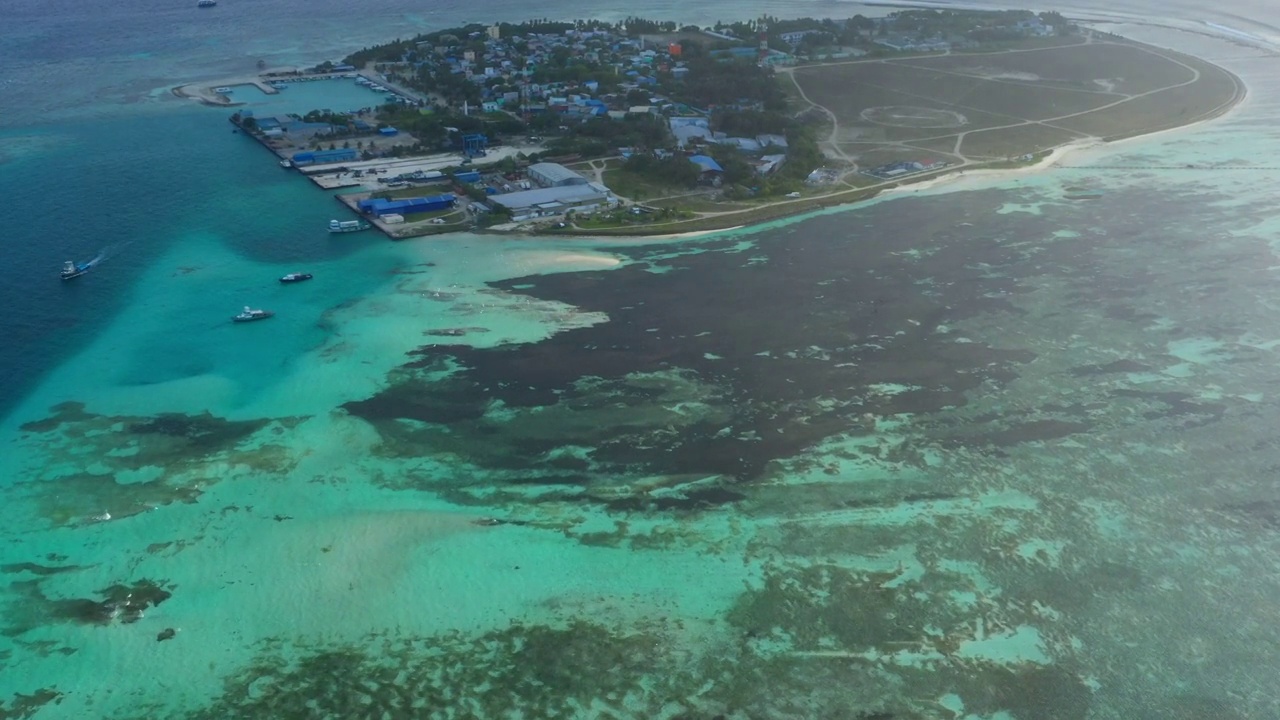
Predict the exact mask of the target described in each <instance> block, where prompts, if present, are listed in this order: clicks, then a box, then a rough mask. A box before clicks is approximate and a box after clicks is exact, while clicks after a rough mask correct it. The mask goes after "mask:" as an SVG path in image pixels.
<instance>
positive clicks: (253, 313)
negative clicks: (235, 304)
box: [231, 305, 275, 323]
mask: <svg viewBox="0 0 1280 720" xmlns="http://www.w3.org/2000/svg"><path fill="white" fill-rule="evenodd" d="M274 315H275V313H273V312H271V311H270V310H253V309H250V308H249V306H248V305H245V306H244V312H241V313H240V314H239V315H235V316H233V317H232V318H231V321H232V322H238V323H239V322H253V321H254V320H266V319H267V318H269V317H272V316H274Z"/></svg>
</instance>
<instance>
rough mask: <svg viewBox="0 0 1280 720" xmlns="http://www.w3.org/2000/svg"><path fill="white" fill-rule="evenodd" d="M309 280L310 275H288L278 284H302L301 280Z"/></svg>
mask: <svg viewBox="0 0 1280 720" xmlns="http://www.w3.org/2000/svg"><path fill="white" fill-rule="evenodd" d="M310 279H311V273H289V274H288V275H285V276H284V277H282V278H280V282H282V283H296V282H302V281H303V280H310Z"/></svg>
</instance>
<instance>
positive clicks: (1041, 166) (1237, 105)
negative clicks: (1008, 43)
mask: <svg viewBox="0 0 1280 720" xmlns="http://www.w3.org/2000/svg"><path fill="white" fill-rule="evenodd" d="M1169 29H1171V30H1174V31H1177V32H1185V30H1184V29H1182V28H1177V27H1170V28H1169ZM1095 32H1102V31H1095ZM1102 34H1112V33H1106V32H1102ZM1113 35H1114V34H1113ZM1115 37H1121V38H1123V39H1124V41H1125V42H1129V43H1133V44H1134V45H1137V46H1140V47H1143V48H1151V49H1154V50H1162V51H1165V52H1170V53H1174V54H1177V55H1183V56H1186V57H1190V58H1194V59H1195V60H1197V61H1199V62H1202V63H1205V64H1207V65H1210V66H1212V67H1214V68H1217V69H1218V70H1220V71H1221V72H1222V73H1223V74H1225V75H1226V76H1227V77H1228V78H1230V79H1231V81H1232V82H1233V83H1234V85H1235V92H1234V94H1233V95H1232V97H1231V98H1230V99H1229V100H1227V101H1226V102H1224V103H1222V104H1221V105H1219V106H1218V107H1215V108H1213V109H1211V110H1209V111H1207V112H1205V113H1204V114H1203V115H1202V116H1201V117H1199V118H1197V119H1195V120H1192V121H1191V122H1189V123H1186V124H1185V125H1175V126H1173V127H1164V128H1160V129H1156V130H1152V131H1151V132H1144V133H1138V134H1133V135H1128V136H1124V137H1115V138H1113V139H1107V138H1105V137H1087V138H1080V139H1078V140H1073V141H1071V142H1068V143H1065V144H1063V145H1058V146H1056V147H1052V148H1049V149H1046V150H1042V151H1040V152H1039V153H1036V155H1037V156H1040V157H1038V158H1037V159H1036V160H1035V162H1031V163H1029V164H1026V165H1021V166H1018V167H999V168H993V167H982V164H981V163H975V164H974V165H958V166H955V167H951V168H946V169H943V170H940V171H938V172H935V173H928V172H926V173H921V174H919V175H917V176H916V178H915V179H912V178H904V179H903V180H901V181H898V182H894V183H892V184H886V185H884V186H871V187H868V188H861V189H850V190H845V191H841V192H838V193H831V194H828V195H817V196H813V197H811V198H803V199H799V200H794V201H791V202H794V203H796V204H804V205H805V207H803V208H802V209H797V210H795V211H793V212H786V211H783V212H781V213H778V214H769V216H768V217H765V218H761V219H758V220H749V221H745V222H743V221H742V220H741V219H739V220H738V221H737V222H734V221H733V219H732V218H728V217H726V221H728V222H734V224H733V225H727V226H726V227H723V228H700V229H697V230H690V231H685V232H681V231H679V230H677V231H675V232H658V233H653V234H650V233H646V232H644V231H643V229H641V228H635V231H634V232H628V231H629V230H630V228H619V229H616V230H613V229H611V231H610V232H607V233H605V234H603V235H601V236H602V237H611V238H612V237H627V238H630V239H634V240H665V239H670V238H676V237H697V236H702V235H707V234H711V233H716V232H727V231H729V230H738V229H742V228H751V227H755V226H757V225H761V224H764V223H767V222H776V221H778V220H786V219H790V218H799V217H803V216H805V215H807V214H810V213H813V212H826V211H830V210H833V209H837V208H851V207H854V206H857V205H858V204H860V203H864V202H868V201H870V200H875V199H880V198H883V197H885V196H886V195H889V194H905V193H915V192H918V191H920V190H929V189H934V188H939V187H945V186H947V185H953V184H956V183H960V182H964V181H972V180H975V179H980V180H983V181H988V182H990V181H999V180H1007V179H1012V178H1017V177H1021V176H1028V175H1034V174H1038V173H1040V172H1043V171H1044V170H1048V169H1051V168H1053V167H1055V166H1058V165H1060V164H1062V163H1063V162H1064V161H1065V160H1067V159H1068V158H1070V157H1072V156H1077V155H1079V154H1082V153H1086V152H1088V151H1090V150H1098V149H1101V148H1108V147H1120V146H1122V145H1124V144H1127V143H1131V142H1135V141H1139V140H1151V139H1153V138H1158V137H1162V136H1168V135H1172V134H1174V133H1183V132H1187V131H1191V130H1194V129H1196V128H1199V127H1202V126H1205V125H1208V124H1209V123H1212V122H1217V121H1219V120H1222V119H1224V118H1227V117H1229V116H1231V115H1233V114H1235V113H1236V112H1238V111H1240V110H1241V109H1242V108H1243V107H1244V106H1245V104H1246V103H1247V102H1248V100H1249V99H1250V98H1251V97H1252V93H1251V92H1250V90H1249V86H1248V84H1247V83H1245V82H1244V80H1243V79H1242V78H1241V77H1240V76H1239V75H1237V74H1235V73H1234V72H1231V71H1230V70H1228V69H1227V68H1225V67H1222V66H1221V65H1218V64H1216V63H1213V62H1211V61H1209V60H1207V59H1205V58H1202V57H1199V56H1195V55H1190V54H1189V53H1186V52H1183V51H1181V50H1178V49H1176V48H1171V47H1159V46H1155V45H1151V44H1149V43H1145V42H1142V41H1139V40H1134V39H1132V38H1127V37H1124V36H1119V35H1115ZM997 162H998V161H990V162H988V163H987V164H996V163H997ZM956 189H957V190H958V189H959V188H956ZM859 193H863V194H865V196H863V197H856V198H850V199H848V200H844V199H835V198H839V197H840V196H842V195H856V194H859ZM786 204H788V203H787V202H785V201H784V202H780V203H776V204H774V205H773V206H774V207H776V206H778V205H786ZM769 207H770V205H762V206H761V207H760V208H757V209H756V210H758V211H765V210H766V209H767V208H769ZM751 212H754V211H753V210H746V211H742V212H741V213H735V214H740V215H746V214H749V213H751ZM685 222H688V223H690V224H692V223H696V222H698V219H695V220H689V221H685ZM597 232H599V231H597ZM528 234H530V235H540V236H547V235H551V236H560V237H574V236H579V237H587V236H591V235H592V233H591V232H589V231H581V232H563V231H561V232H546V231H543V232H538V231H530V232H529V233H528Z"/></svg>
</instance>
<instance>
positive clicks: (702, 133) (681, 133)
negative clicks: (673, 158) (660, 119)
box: [667, 117, 713, 147]
mask: <svg viewBox="0 0 1280 720" xmlns="http://www.w3.org/2000/svg"><path fill="white" fill-rule="evenodd" d="M667 126H668V127H670V128H671V134H672V135H675V136H676V145H677V146H679V147H684V146H685V145H687V144H689V143H690V142H692V141H694V140H697V139H703V138H706V139H709V138H711V137H712V136H713V134H712V132H711V123H710V122H708V120H707V119H706V118H703V117H673V118H670V119H668V120H667Z"/></svg>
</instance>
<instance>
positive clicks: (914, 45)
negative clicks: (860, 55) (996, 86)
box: [868, 17, 1056, 52]
mask: <svg viewBox="0 0 1280 720" xmlns="http://www.w3.org/2000/svg"><path fill="white" fill-rule="evenodd" d="M892 20H893V18H892V17H890V18H876V20H875V22H876V28H877V29H876V30H873V31H869V32H868V39H870V40H871V42H872V43H874V44H876V45H879V46H881V47H885V48H888V49H890V50H896V51H899V52H947V51H949V50H952V49H956V50H967V49H972V48H975V47H977V46H978V45H979V42H978V41H977V40H975V39H973V38H971V37H968V36H966V35H963V34H958V33H950V34H944V33H941V32H935V33H928V32H925V33H920V32H917V33H914V34H909V33H903V32H899V31H898V30H897V28H895V27H894V23H893V22H892ZM983 29H986V30H990V31H998V32H1004V33H1008V34H1010V35H1017V36H1022V37H1047V36H1050V35H1053V34H1054V33H1055V32H1056V31H1055V30H1054V29H1053V28H1052V27H1050V26H1049V25H1046V24H1045V23H1044V21H1042V20H1041V19H1040V18H1037V17H1032V18H1026V19H1023V20H1018V21H1016V22H1014V23H1011V24H1009V25H993V26H990V27H986V28H983Z"/></svg>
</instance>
